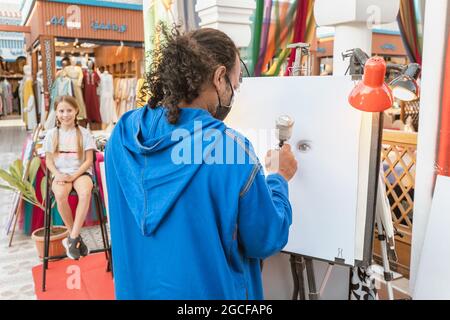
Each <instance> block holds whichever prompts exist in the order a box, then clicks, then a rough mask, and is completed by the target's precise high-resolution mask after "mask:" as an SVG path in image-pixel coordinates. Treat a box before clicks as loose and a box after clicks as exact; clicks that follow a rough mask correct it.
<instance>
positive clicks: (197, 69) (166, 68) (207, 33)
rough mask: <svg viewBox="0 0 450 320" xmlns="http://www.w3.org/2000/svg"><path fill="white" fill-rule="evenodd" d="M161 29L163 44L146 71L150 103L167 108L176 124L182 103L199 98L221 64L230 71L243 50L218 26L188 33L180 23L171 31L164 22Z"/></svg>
mask: <svg viewBox="0 0 450 320" xmlns="http://www.w3.org/2000/svg"><path fill="white" fill-rule="evenodd" d="M158 29H159V30H158V31H159V32H160V33H161V43H160V45H159V46H158V47H157V48H156V49H155V50H153V52H152V53H151V55H152V63H151V66H150V71H149V72H148V73H147V74H146V81H147V87H148V88H147V89H148V90H149V92H150V99H149V106H150V108H152V109H153V108H156V107H157V106H163V107H165V108H166V110H167V112H166V115H167V120H168V121H169V123H171V124H175V123H176V122H177V121H178V117H179V113H180V109H179V107H178V105H179V104H180V103H181V102H186V103H191V102H192V101H193V100H194V99H196V98H197V97H198V96H199V93H200V91H201V88H202V86H203V85H204V84H205V83H207V82H208V81H212V77H213V74H214V71H215V70H216V69H217V68H218V67H219V66H225V68H226V70H227V72H230V71H231V69H233V67H234V65H235V63H236V55H238V56H239V50H238V49H237V47H236V45H235V44H234V42H233V40H231V39H230V37H228V36H227V35H226V34H225V33H223V32H222V31H219V30H216V29H210V28H205V29H199V30H195V31H191V32H189V33H185V34H182V33H181V32H180V28H179V27H178V26H174V27H173V28H172V30H171V31H169V30H168V28H167V27H166V26H165V25H163V24H161V25H159V27H158ZM158 31H157V32H158ZM214 112H215V111H214Z"/></svg>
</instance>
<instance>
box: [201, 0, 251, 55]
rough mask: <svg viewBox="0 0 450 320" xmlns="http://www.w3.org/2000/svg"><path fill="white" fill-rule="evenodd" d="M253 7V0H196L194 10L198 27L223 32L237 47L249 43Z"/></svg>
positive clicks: (245, 45)
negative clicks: (198, 23) (196, 14)
mask: <svg viewBox="0 0 450 320" xmlns="http://www.w3.org/2000/svg"><path fill="white" fill-rule="evenodd" d="M255 9H256V2H255V0H197V3H196V5H195V11H197V12H198V15H199V17H200V27H202V28H214V29H218V30H221V31H223V32H225V33H226V34H227V35H228V36H230V38H231V39H233V41H234V42H235V44H236V46H237V47H239V48H243V47H247V46H248V45H249V44H250V41H251V39H252V29H251V24H252V22H251V20H250V18H251V16H252V14H253V11H254V10H255Z"/></svg>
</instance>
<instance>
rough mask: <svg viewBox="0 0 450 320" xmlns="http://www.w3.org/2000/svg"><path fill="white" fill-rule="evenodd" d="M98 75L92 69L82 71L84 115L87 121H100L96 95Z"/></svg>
mask: <svg viewBox="0 0 450 320" xmlns="http://www.w3.org/2000/svg"><path fill="white" fill-rule="evenodd" d="M100 81H101V80H100V77H99V75H98V74H97V72H95V71H93V70H85V71H84V72H83V96H84V101H85V104H86V115H87V118H88V120H89V121H91V122H96V123H101V122H102V118H101V115H100V102H99V99H98V95H97V87H98V86H99V84H100Z"/></svg>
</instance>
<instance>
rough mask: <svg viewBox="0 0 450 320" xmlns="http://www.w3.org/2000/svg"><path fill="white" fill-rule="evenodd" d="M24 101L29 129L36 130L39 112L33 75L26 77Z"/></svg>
mask: <svg viewBox="0 0 450 320" xmlns="http://www.w3.org/2000/svg"><path fill="white" fill-rule="evenodd" d="M23 101H24V108H23V111H24V113H25V114H26V122H25V124H26V127H27V129H28V130H34V129H35V128H36V127H37V113H36V102H35V100H34V92H33V79H32V77H31V75H30V76H27V77H26V78H25V82H24V88H23Z"/></svg>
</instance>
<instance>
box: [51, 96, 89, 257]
mask: <svg viewBox="0 0 450 320" xmlns="http://www.w3.org/2000/svg"><path fill="white" fill-rule="evenodd" d="M55 105H56V109H55V111H56V127H55V128H53V129H51V130H49V131H48V132H47V134H46V137H45V141H44V149H45V152H46V164H47V167H48V169H49V170H50V172H51V173H52V176H53V182H52V191H53V193H54V195H55V199H56V203H57V206H58V211H59V213H60V214H61V217H62V219H63V221H64V224H65V225H66V227H67V228H68V230H69V233H70V234H69V236H68V237H67V238H66V239H64V240H63V245H64V247H65V248H66V254H67V256H68V257H69V258H71V259H74V260H78V259H79V258H80V257H84V256H86V255H88V254H89V249H88V247H87V246H86V244H85V243H84V242H83V239H82V238H81V236H80V232H81V227H82V226H83V224H84V221H85V219H86V215H87V213H88V210H89V204H90V201H91V191H92V188H93V179H92V164H93V158H94V152H95V150H96V147H95V142H94V139H93V138H92V136H91V134H90V132H89V131H88V130H87V129H85V128H83V127H81V126H79V125H78V123H77V115H78V114H79V110H80V109H79V106H78V104H77V102H76V100H75V99H74V98H73V97H71V96H62V97H60V98H59V99H58V100H57V101H56V103H55ZM72 188H73V189H75V191H76V193H77V195H78V206H77V209H76V213H75V221H74V219H73V216H72V210H71V208H70V206H69V193H70V192H71V190H72Z"/></svg>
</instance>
